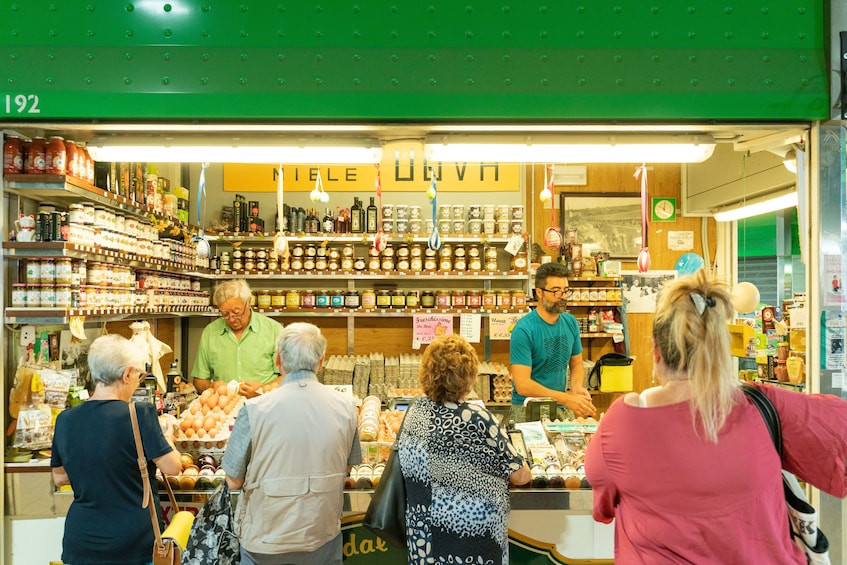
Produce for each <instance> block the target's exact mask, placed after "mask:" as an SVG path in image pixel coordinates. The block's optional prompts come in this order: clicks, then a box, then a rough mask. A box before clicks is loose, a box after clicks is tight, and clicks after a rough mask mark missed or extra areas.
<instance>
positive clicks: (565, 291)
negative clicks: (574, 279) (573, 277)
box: [538, 287, 573, 300]
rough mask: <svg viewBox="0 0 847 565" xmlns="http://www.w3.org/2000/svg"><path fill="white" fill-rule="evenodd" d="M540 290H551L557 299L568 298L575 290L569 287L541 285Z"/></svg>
mask: <svg viewBox="0 0 847 565" xmlns="http://www.w3.org/2000/svg"><path fill="white" fill-rule="evenodd" d="M538 290H543V291H544V292H549V293H550V294H552V295H553V298H555V299H557V300H558V299H560V298H565V299H568V298H570V297H571V295H572V294H573V291H572V290H571V289H569V288H541V287H539V288H538Z"/></svg>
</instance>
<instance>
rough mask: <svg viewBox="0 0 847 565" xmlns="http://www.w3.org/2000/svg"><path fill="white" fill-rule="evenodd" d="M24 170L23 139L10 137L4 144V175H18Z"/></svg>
mask: <svg viewBox="0 0 847 565" xmlns="http://www.w3.org/2000/svg"><path fill="white" fill-rule="evenodd" d="M23 170H24V155H23V146H22V145H21V138H20V137H18V136H17V135H8V136H6V140H5V141H4V142H3V174H4V175H16V174H18V173H22V172H23Z"/></svg>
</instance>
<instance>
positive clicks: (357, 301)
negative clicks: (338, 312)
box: [344, 290, 362, 308]
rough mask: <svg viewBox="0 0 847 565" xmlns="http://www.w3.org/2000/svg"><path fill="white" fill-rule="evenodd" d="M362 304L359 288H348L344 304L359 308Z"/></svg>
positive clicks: (347, 306) (348, 306)
mask: <svg viewBox="0 0 847 565" xmlns="http://www.w3.org/2000/svg"><path fill="white" fill-rule="evenodd" d="M361 305H362V302H361V297H360V296H359V291H358V290H348V291H347V294H345V295H344V306H345V307H346V308H358V307H359V306H361Z"/></svg>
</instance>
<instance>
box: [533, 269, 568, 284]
mask: <svg viewBox="0 0 847 565" xmlns="http://www.w3.org/2000/svg"><path fill="white" fill-rule="evenodd" d="M567 276H568V269H567V267H565V266H564V265H562V264H561V263H544V264H542V265H541V266H540V267H538V269H537V270H536V271H535V288H547V278H548V277H562V278H567Z"/></svg>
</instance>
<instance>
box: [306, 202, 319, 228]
mask: <svg viewBox="0 0 847 565" xmlns="http://www.w3.org/2000/svg"><path fill="white" fill-rule="evenodd" d="M318 224H319V222H318V215H317V213H316V212H315V209H314V208H309V210H308V211H307V212H306V226H305V229H304V231H305V232H306V233H318Z"/></svg>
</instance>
